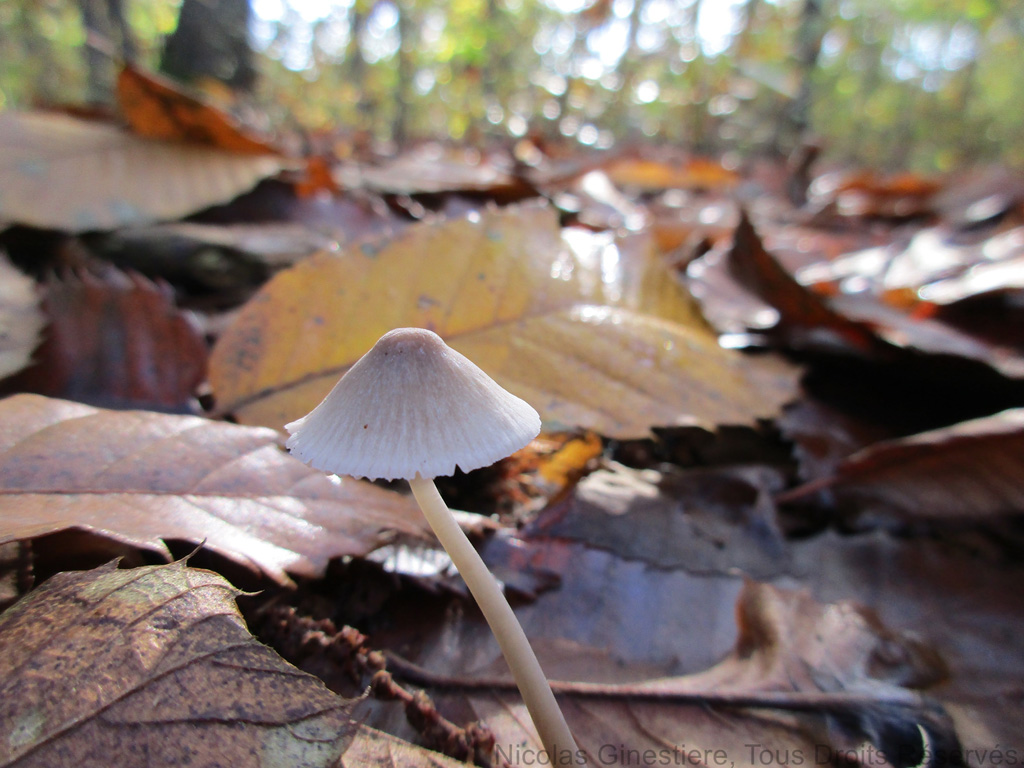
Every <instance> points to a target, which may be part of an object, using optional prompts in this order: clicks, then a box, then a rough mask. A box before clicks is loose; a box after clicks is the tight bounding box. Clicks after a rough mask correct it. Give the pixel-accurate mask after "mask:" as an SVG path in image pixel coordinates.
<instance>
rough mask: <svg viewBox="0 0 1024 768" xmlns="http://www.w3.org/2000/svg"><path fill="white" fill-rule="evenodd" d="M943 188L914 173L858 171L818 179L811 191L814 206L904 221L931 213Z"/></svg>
mask: <svg viewBox="0 0 1024 768" xmlns="http://www.w3.org/2000/svg"><path fill="white" fill-rule="evenodd" d="M941 189H942V185H941V184H939V182H937V181H936V180H934V179H929V178H925V177H923V176H918V175H916V174H913V173H900V174H892V175H889V176H883V175H880V174H877V173H875V172H873V171H857V172H853V173H843V172H836V173H829V174H825V175H823V176H819V177H818V178H817V179H815V180H814V182H813V183H812V184H811V187H810V190H809V191H810V193H811V202H812V204H813V205H814V206H815V207H825V206H829V207H832V208H834V209H835V211H836V213H838V214H839V215H840V216H844V217H865V218H882V219H894V220H904V219H912V218H917V217H921V216H927V215H929V214H930V213H932V212H933V210H934V204H933V198H934V197H935V196H936V194H937V193H938V192H939V191H940V190H941Z"/></svg>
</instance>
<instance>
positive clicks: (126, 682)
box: [0, 562, 363, 768]
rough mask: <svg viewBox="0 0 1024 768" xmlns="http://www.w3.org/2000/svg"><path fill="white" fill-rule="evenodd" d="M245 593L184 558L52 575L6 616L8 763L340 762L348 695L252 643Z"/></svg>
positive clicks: (84, 767)
mask: <svg viewBox="0 0 1024 768" xmlns="http://www.w3.org/2000/svg"><path fill="white" fill-rule="evenodd" d="M239 594H240V593H239V592H238V591H237V590H236V589H235V588H234V587H232V586H231V584H229V583H228V582H227V581H226V580H225V579H224V578H223V577H221V576H218V575H217V574H214V573H211V572H209V571H203V570H198V569H194V568H189V567H187V565H186V564H185V563H183V562H176V563H172V564H169V565H165V566H150V567H145V568H137V569H133V570H117V569H116V567H115V564H109V565H106V566H102V567H100V568H97V569H95V570H93V571H87V572H72V573H62V574H58V575H56V576H54V577H52V578H51V579H50V580H48V581H47V582H46V583H45V584H44V585H43V586H41V587H40V588H39V589H37V590H35V591H34V592H32V593H31V594H30V595H29V596H28V597H26V598H24V599H23V600H22V601H21V602H20V603H18V604H16V605H15V606H14V607H13V608H11V609H9V610H8V611H6V612H5V613H4V614H3V615H0V765H2V766H14V765H17V766H23V767H24V768H29V767H30V766H40V767H44V766H45V767H46V768H50V767H51V766H58V765H60V766H70V765H75V766H79V767H80V768H92V767H93V766H95V767H96V768H99V767H100V766H103V768H107V767H108V766H136V765H141V764H145V765H150V766H178V765H193V766H211V767H212V766H217V765H228V764H230V765H233V766H237V767H238V768H245V767H248V766H251V767H252V768H262V767H263V766H267V765H289V766H299V765H302V766H309V768H313V767H314V766H323V767H324V768H327V767H328V766H334V765H337V761H338V759H339V756H340V755H341V754H342V753H343V752H344V751H345V750H346V748H347V747H348V745H349V744H350V742H351V741H352V739H353V737H354V736H355V734H356V731H357V729H358V725H357V724H356V723H355V722H354V721H353V720H352V719H351V718H350V714H349V712H350V709H351V707H352V705H353V701H351V700H345V699H342V698H339V697H338V696H336V695H335V694H333V693H331V692H330V691H328V690H327V688H326V687H325V686H324V684H323V683H322V682H321V681H320V680H318V679H317V678H315V677H313V676H312V675H308V674H306V673H304V672H301V671H299V670H298V669H296V668H295V667H293V666H291V665H290V664H288V663H287V662H285V661H284V660H283V659H281V658H280V657H279V656H278V655H277V654H275V653H274V652H273V651H272V650H270V649H269V648H267V647H266V646H264V645H262V644H261V643H259V642H258V641H257V640H255V639H254V638H253V637H252V636H251V635H250V634H249V632H248V630H247V629H246V627H245V623H244V622H243V620H242V618H241V616H240V615H239V613H238V609H237V607H236V606H235V598H236V597H237V596H238V595H239ZM346 764H347V765H353V766H355V765H361V764H363V763H361V762H359V761H356V762H349V761H348V760H346Z"/></svg>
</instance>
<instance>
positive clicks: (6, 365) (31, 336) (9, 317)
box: [0, 253, 45, 379]
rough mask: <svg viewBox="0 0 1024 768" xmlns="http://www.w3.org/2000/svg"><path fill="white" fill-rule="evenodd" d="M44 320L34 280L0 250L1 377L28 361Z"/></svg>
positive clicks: (25, 364) (21, 366)
mask: <svg viewBox="0 0 1024 768" xmlns="http://www.w3.org/2000/svg"><path fill="white" fill-rule="evenodd" d="M44 323H45V318H44V317H43V313H42V312H40V310H39V295H38V294H37V293H36V284H35V281H34V280H32V279H31V278H29V277H26V276H25V275H23V274H22V273H21V272H19V271H18V270H17V269H15V268H14V266H12V265H11V262H10V261H8V260H7V257H6V256H5V255H4V254H3V253H0V379H2V378H5V377H7V376H10V375H11V374H13V373H17V372H18V371H20V370H21V369H22V368H24V367H25V366H27V365H28V364H29V362H30V360H31V358H32V352H33V350H34V349H35V348H36V346H37V345H38V344H39V335H40V332H41V331H42V330H43V325H44Z"/></svg>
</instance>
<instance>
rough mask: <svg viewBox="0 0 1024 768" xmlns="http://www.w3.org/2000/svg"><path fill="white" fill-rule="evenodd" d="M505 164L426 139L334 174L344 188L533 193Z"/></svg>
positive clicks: (508, 196)
mask: <svg viewBox="0 0 1024 768" xmlns="http://www.w3.org/2000/svg"><path fill="white" fill-rule="evenodd" d="M509 160H510V159H509ZM507 164H508V166H509V167H507V168H505V167H502V165H504V163H502V162H501V160H500V159H498V158H496V157H488V156H484V155H481V153H480V152H479V151H477V150H475V149H452V148H450V147H445V146H442V145H440V144H432V143H428V144H424V145H422V146H420V147H417V148H415V149H412V150H409V151H407V152H403V153H401V154H400V155H398V156H397V157H395V158H393V159H390V160H388V161H386V162H384V163H382V164H380V165H376V166H371V165H358V164H348V165H342V166H340V167H339V168H338V169H337V170H336V171H335V173H334V178H335V180H336V181H337V182H338V183H339V184H340V185H341V186H342V187H344V188H347V189H371V190H374V191H376V192H383V193H388V194H405V195H417V194H437V193H445V192H484V193H487V194H489V195H493V196H495V197H498V198H500V199H502V200H505V201H509V200H518V199H521V198H523V197H525V196H527V195H529V194H532V189H531V188H530V187H529V185H527V184H525V183H524V182H523V181H522V180H520V179H518V178H516V177H515V176H513V175H512V174H511V172H510V171H511V162H508V163H507Z"/></svg>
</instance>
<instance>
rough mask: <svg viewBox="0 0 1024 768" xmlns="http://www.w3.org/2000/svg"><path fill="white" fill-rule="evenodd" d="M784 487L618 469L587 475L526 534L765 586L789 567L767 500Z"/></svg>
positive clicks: (762, 478)
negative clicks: (761, 581)
mask: <svg viewBox="0 0 1024 768" xmlns="http://www.w3.org/2000/svg"><path fill="white" fill-rule="evenodd" d="M781 486H782V478H781V477H779V476H778V473H776V472H772V471H771V470H769V469H768V468H766V467H735V468H731V469H728V470H722V469H710V470H708V469H691V470H686V471H679V472H675V473H672V474H662V473H658V472H654V471H652V470H644V471H641V472H636V471H632V470H629V469H626V468H625V467H621V466H617V467H614V469H613V470H611V471H609V470H599V471H597V472H594V473H593V474H591V475H588V476H587V477H586V478H585V479H583V480H582V481H581V482H580V483H579V485H578V486H576V488H575V489H574V491H573V493H572V495H571V496H570V497H569V498H567V499H565V500H563V501H562V502H560V503H558V504H556V505H553V506H552V507H549V508H548V509H546V510H544V511H543V512H542V513H541V514H540V515H539V516H538V517H537V519H536V520H535V521H534V522H533V523H532V524H531V525H530V526H529V527H528V528H527V529H526V533H527V535H528V536H530V537H537V536H547V537H555V538H563V539H566V540H568V541H581V542H584V543H586V544H588V545H589V546H593V547H602V548H604V549H607V550H610V551H612V552H614V553H615V554H617V555H618V556H619V557H622V558H625V559H627V560H639V561H642V562H644V563H649V564H650V565H652V566H655V567H658V568H683V569H685V570H687V571H689V572H690V573H726V572H728V570H729V569H730V568H739V569H741V570H742V571H743V572H744V573H747V574H750V575H752V576H754V577H756V578H769V577H773V576H778V575H780V574H782V573H785V572H786V569H787V567H788V565H789V547H788V545H787V543H786V541H785V540H784V538H783V536H782V533H781V531H780V530H779V528H778V525H777V523H776V520H775V506H774V503H773V501H772V497H771V492H772V491H775V490H778V489H779V488H780V487H781Z"/></svg>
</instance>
